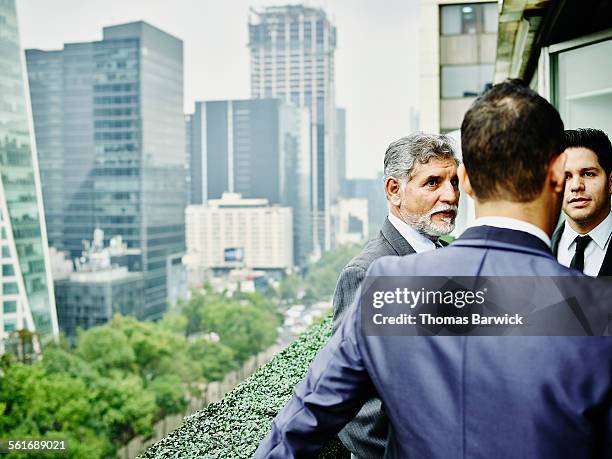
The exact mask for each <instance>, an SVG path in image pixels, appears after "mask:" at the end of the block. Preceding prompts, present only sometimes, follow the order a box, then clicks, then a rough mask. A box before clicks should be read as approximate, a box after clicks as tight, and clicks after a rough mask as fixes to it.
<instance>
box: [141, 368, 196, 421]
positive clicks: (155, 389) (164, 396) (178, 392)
mask: <svg viewBox="0 0 612 459" xmlns="http://www.w3.org/2000/svg"><path fill="white" fill-rule="evenodd" d="M147 389H149V390H150V391H151V392H152V393H153V395H154V396H155V404H156V405H157V408H158V413H157V416H156V417H157V418H159V419H161V418H164V417H165V416H167V415H169V414H176V413H181V412H182V411H183V410H184V409H185V408H186V407H187V399H186V398H185V385H184V384H183V382H182V381H181V378H179V376H178V375H161V376H159V377H157V378H155V379H154V380H153V381H151V382H150V383H149V384H148V386H147Z"/></svg>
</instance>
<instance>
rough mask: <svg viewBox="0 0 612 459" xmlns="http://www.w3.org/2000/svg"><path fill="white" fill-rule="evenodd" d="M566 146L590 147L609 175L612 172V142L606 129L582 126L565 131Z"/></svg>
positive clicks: (564, 144) (564, 143)
mask: <svg viewBox="0 0 612 459" xmlns="http://www.w3.org/2000/svg"><path fill="white" fill-rule="evenodd" d="M563 146H564V148H572V147H583V148H588V149H589V150H591V151H592V152H593V153H595V154H596V155H597V159H598V160H599V164H600V165H601V167H602V168H603V170H604V171H606V174H607V175H610V174H611V173H612V144H611V143H610V139H609V138H608V136H607V135H606V133H605V132H604V131H600V130H599V129H591V128H582V129H568V130H567V131H565V142H563Z"/></svg>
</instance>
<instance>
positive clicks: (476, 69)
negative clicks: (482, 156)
mask: <svg viewBox="0 0 612 459" xmlns="http://www.w3.org/2000/svg"><path fill="white" fill-rule="evenodd" d="M498 8H499V6H498V3H497V2H491V1H481V0H475V1H468V2H460V1H456V0H421V3H420V21H419V24H420V40H421V45H420V123H419V127H420V129H421V130H423V131H424V132H432V133H437V132H440V133H447V132H451V131H454V130H456V129H459V128H460V127H461V121H462V120H463V115H464V113H465V112H466V110H467V109H468V108H469V106H470V105H471V103H472V102H473V101H474V99H475V98H476V97H477V96H478V95H479V94H481V93H482V92H483V91H484V90H485V89H486V88H487V87H489V86H490V85H491V84H492V82H493V75H494V66H495V52H496V43H497V20H498Z"/></svg>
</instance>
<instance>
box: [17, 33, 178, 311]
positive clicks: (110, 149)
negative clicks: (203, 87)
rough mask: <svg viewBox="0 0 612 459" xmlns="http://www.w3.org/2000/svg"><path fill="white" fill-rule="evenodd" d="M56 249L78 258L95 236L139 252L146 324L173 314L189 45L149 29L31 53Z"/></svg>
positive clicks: (37, 127) (44, 177) (37, 123)
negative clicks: (171, 264)
mask: <svg viewBox="0 0 612 459" xmlns="http://www.w3.org/2000/svg"><path fill="white" fill-rule="evenodd" d="M26 56H27V63H28V73H29V78H30V88H31V95H32V107H33V114H34V125H35V131H36V136H37V140H38V141H39V142H40V148H39V152H38V154H39V157H40V165H41V171H42V172H41V177H42V186H43V191H44V198H45V204H46V205H47V208H48V210H47V212H48V217H49V226H50V230H49V231H50V234H51V235H52V238H51V239H50V243H51V244H52V245H53V246H56V247H57V248H58V249H60V250H65V251H68V252H69V253H70V255H71V256H72V257H73V258H74V257H78V256H79V255H80V254H81V251H82V244H83V241H84V240H89V238H90V237H91V234H92V233H93V231H94V229H95V228H100V229H102V230H104V234H105V237H106V240H105V243H108V241H109V239H110V238H111V237H113V236H116V235H120V236H122V237H123V240H124V241H125V242H126V243H127V244H128V247H130V248H138V249H141V251H142V252H141V253H142V258H141V264H140V269H141V270H142V271H144V273H145V307H144V309H143V317H142V318H153V319H154V318H158V317H160V316H161V314H162V313H163V311H164V310H165V308H166V299H167V296H168V281H169V273H168V272H167V264H168V263H167V262H168V259H169V258H171V259H174V260H176V259H177V258H178V257H180V255H181V254H182V253H183V252H184V249H185V234H184V233H185V229H184V228H185V220H184V209H185V198H186V191H185V187H186V180H185V173H186V172H185V164H186V161H185V122H184V115H183V43H182V41H181V40H179V39H178V38H175V37H173V36H171V35H169V34H167V33H165V32H163V31H161V30H159V29H157V28H155V27H153V26H151V25H149V24H147V23H145V22H134V23H129V24H121V25H116V26H112V27H105V28H104V31H103V39H102V40H101V41H96V42H90V43H74V44H66V45H65V46H64V48H63V49H62V50H60V51H39V50H28V51H27V53H26Z"/></svg>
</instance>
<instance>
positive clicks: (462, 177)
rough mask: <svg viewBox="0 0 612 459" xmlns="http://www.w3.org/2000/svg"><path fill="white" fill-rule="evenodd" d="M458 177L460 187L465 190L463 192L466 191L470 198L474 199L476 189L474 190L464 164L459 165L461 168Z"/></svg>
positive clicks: (458, 168) (458, 170)
mask: <svg viewBox="0 0 612 459" xmlns="http://www.w3.org/2000/svg"><path fill="white" fill-rule="evenodd" d="M457 177H458V178H459V185H460V186H461V188H463V191H465V192H466V193H467V195H468V196H469V197H470V198H474V189H473V188H472V184H471V183H470V177H469V176H468V173H467V170H465V166H464V165H463V164H459V167H457Z"/></svg>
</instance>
